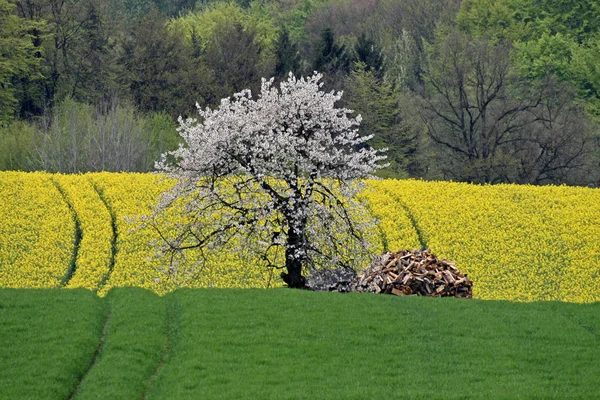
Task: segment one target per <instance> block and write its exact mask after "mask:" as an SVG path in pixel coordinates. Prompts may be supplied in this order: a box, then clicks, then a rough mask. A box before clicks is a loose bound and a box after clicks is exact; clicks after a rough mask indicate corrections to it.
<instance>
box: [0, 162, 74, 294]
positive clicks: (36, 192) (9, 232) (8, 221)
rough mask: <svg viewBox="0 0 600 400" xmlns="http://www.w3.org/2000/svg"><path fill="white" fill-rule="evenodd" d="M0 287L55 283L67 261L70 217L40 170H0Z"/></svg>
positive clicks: (60, 279)
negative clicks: (0, 203) (0, 201)
mask: <svg viewBox="0 0 600 400" xmlns="http://www.w3.org/2000/svg"><path fill="white" fill-rule="evenodd" d="M0 198H1V199H2V207H0V221H2V223H1V224H0V287H13V288H51V287H59V286H60V285H61V284H62V283H63V282H64V279H65V277H66V276H68V271H69V268H70V266H71V264H72V258H73V248H74V244H75V241H76V240H75V237H76V235H75V234H74V232H75V219H74V217H73V214H72V212H71V210H70V209H69V206H68V204H67V203H66V202H65V201H64V199H63V197H62V196H61V194H60V193H59V191H58V190H57V188H56V187H55V186H54V184H53V183H52V181H51V180H50V175H49V174H45V173H29V174H26V173H22V172H2V173H0Z"/></svg>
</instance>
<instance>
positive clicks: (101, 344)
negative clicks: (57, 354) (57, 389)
mask: <svg viewBox="0 0 600 400" xmlns="http://www.w3.org/2000/svg"><path fill="white" fill-rule="evenodd" d="M110 317H111V313H110V309H109V308H108V307H107V311H106V319H105V320H104V326H103V327H102V333H101V334H100V339H99V340H98V346H97V347H96V351H94V356H93V357H92V361H91V362H90V364H89V366H88V367H87V369H86V370H85V371H84V373H83V375H81V378H80V379H79V382H78V383H77V385H76V386H75V387H74V388H73V390H72V391H71V393H69V396H67V400H72V399H73V398H74V397H75V396H76V395H77V392H78V391H79V388H80V387H81V384H82V382H83V381H84V379H85V378H86V377H87V376H88V375H89V373H90V371H91V370H92V369H93V368H94V366H95V365H96V363H97V362H98V360H99V357H100V354H101V353H102V349H103V348H104V339H105V337H106V331H107V330H108V326H109V325H110V319H111V318H110Z"/></svg>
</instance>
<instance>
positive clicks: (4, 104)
mask: <svg viewBox="0 0 600 400" xmlns="http://www.w3.org/2000/svg"><path fill="white" fill-rule="evenodd" d="M41 26H42V24H40V23H34V22H31V21H27V20H26V19H23V18H20V17H19V16H18V15H16V6H15V4H14V3H13V2H12V1H9V0H0V126H3V125H6V124H8V123H9V122H10V121H11V120H12V119H13V118H14V116H15V111H16V109H17V106H18V102H17V98H16V96H15V91H16V88H15V85H14V81H15V80H17V79H19V78H22V77H25V76H28V75H29V76H31V77H36V73H37V67H38V66H39V59H38V58H36V56H35V55H36V54H35V48H34V45H33V43H32V41H31V34H30V32H31V31H32V30H34V29H37V28H39V27H41Z"/></svg>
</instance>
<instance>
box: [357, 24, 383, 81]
mask: <svg viewBox="0 0 600 400" xmlns="http://www.w3.org/2000/svg"><path fill="white" fill-rule="evenodd" d="M354 51H355V53H356V57H357V61H358V62H361V63H363V64H364V68H365V70H366V71H373V73H374V75H375V76H376V77H377V79H383V74H384V67H383V52H382V51H381V49H380V48H379V47H378V46H377V44H376V43H375V42H374V41H372V40H371V39H369V38H367V36H366V35H365V33H364V32H363V33H362V34H361V35H360V36H359V37H358V41H357V42H356V45H355V46H354Z"/></svg>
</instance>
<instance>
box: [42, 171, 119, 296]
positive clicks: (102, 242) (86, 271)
mask: <svg viewBox="0 0 600 400" xmlns="http://www.w3.org/2000/svg"><path fill="white" fill-rule="evenodd" d="M52 179H53V180H54V182H56V184H58V186H59V187H60V188H61V190H62V192H63V194H64V196H65V197H66V200H67V201H68V202H69V204H70V205H71V206H72V207H73V209H74V211H75V214H76V216H77V221H78V222H79V225H80V229H81V231H82V236H81V241H80V243H79V249H78V251H77V259H76V267H77V268H76V269H75V271H74V273H73V276H72V277H71V279H70V280H69V281H68V282H67V284H66V287H68V288H76V287H83V288H86V289H90V290H97V289H98V288H100V287H102V285H103V283H104V280H105V279H106V278H108V276H109V272H110V263H111V256H112V236H113V232H112V226H111V218H110V213H109V211H108V209H107V208H106V206H105V205H104V203H103V202H102V200H101V199H100V196H99V195H98V193H97V192H96V190H95V189H94V187H93V186H92V184H91V182H90V180H89V175H58V174H57V175H54V176H53V177H52Z"/></svg>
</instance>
